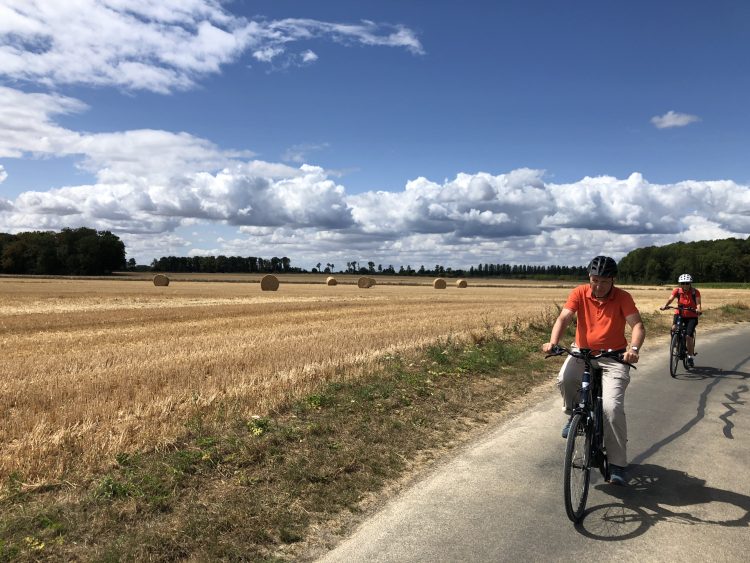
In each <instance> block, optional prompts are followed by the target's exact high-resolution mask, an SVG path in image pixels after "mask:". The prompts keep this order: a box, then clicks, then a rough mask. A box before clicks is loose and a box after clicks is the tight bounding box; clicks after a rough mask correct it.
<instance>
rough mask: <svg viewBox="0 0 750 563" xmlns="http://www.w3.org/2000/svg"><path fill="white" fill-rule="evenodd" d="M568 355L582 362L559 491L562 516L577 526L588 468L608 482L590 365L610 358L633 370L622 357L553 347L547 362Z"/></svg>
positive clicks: (598, 378) (598, 379)
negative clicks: (549, 359)
mask: <svg viewBox="0 0 750 563" xmlns="http://www.w3.org/2000/svg"><path fill="white" fill-rule="evenodd" d="M563 354H568V355H569V356H573V357H574V358H579V359H581V360H583V361H584V363H585V368H584V370H583V377H582V380H581V398H580V402H579V403H578V405H577V406H576V407H575V408H574V409H573V414H572V415H571V418H570V427H569V429H568V441H567V443H566V445H565V464H564V474H563V490H564V497H565V512H566V513H567V514H568V518H570V520H572V521H573V522H580V520H581V518H582V517H583V513H584V511H585V509H586V500H587V498H588V494H589V481H590V477H591V468H592V467H595V468H597V469H599V471H600V472H601V474H602V477H604V480H605V481H609V477H610V475H609V463H608V461H607V450H606V448H605V447H604V413H603V411H602V368H601V367H594V366H593V364H592V362H593V361H595V360H598V359H601V358H612V359H614V360H616V361H618V362H619V363H621V364H623V365H626V366H630V367H632V368H633V369H635V366H634V365H632V364H629V363H628V362H625V361H623V360H622V353H620V352H614V351H612V350H589V349H585V348H582V349H579V350H578V351H574V350H569V349H568V348H565V347H563V346H555V347H554V348H553V349H552V352H551V353H550V354H547V356H546V357H547V358H551V357H552V356H561V355H563Z"/></svg>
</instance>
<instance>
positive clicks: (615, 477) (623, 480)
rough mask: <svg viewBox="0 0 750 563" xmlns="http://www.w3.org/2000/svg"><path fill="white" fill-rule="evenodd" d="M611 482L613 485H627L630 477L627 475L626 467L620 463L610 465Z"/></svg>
mask: <svg viewBox="0 0 750 563" xmlns="http://www.w3.org/2000/svg"><path fill="white" fill-rule="evenodd" d="M609 482H610V483H612V484H613V485H619V486H621V487H626V486H627V484H628V478H627V477H626V476H625V468H624V467H620V466H619V465H610V466H609Z"/></svg>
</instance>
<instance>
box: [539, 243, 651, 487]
mask: <svg viewBox="0 0 750 563" xmlns="http://www.w3.org/2000/svg"><path fill="white" fill-rule="evenodd" d="M588 274H589V283H588V284H583V285H579V286H578V287H576V288H575V289H573V291H571V292H570V295H569V296H568V300H567V302H566V303H565V306H564V307H563V309H562V311H560V315H559V316H558V317H557V320H556V321H555V324H554V326H553V327H552V333H551V335H550V339H549V342H547V343H546V344H544V345H543V346H542V351H543V352H545V353H549V352H551V351H553V349H554V347H555V346H557V345H558V343H559V342H560V338H562V336H563V334H564V333H565V329H566V328H567V327H568V325H569V324H570V323H571V321H572V320H573V317H575V316H576V315H577V317H578V322H577V326H576V338H575V343H574V344H573V349H581V348H588V349H591V350H614V351H621V352H622V354H623V355H622V359H623V361H625V362H628V363H631V364H635V363H637V362H638V355H639V351H640V348H641V346H642V345H643V341H644V339H645V338H646V330H645V328H644V326H643V322H642V321H641V315H640V313H639V311H638V309H637V307H636V306H635V302H634V301H633V297H632V296H631V295H630V294H629V293H628V292H627V291H625V290H622V289H620V288H619V287H615V285H614V284H615V277H616V276H617V262H615V261H614V259H613V258H610V257H609V256H596V257H595V258H594V259H593V260H591V262H590V263H589V266H588ZM626 323H627V324H628V326H630V328H631V330H632V333H631V340H630V344H631V345H630V347H628V342H627V338H626V336H625V324H626ZM594 365H595V366H596V365H598V366H599V367H601V368H602V371H603V373H602V403H603V405H602V406H603V412H604V446H605V447H606V448H607V457H608V459H609V462H610V468H611V476H610V482H611V483H613V484H616V485H626V484H627V478H626V474H625V468H626V466H627V450H626V445H627V441H628V431H627V424H626V420H625V389H626V388H627V386H628V383H630V368H629V367H628V366H626V365H623V364H621V363H619V362H617V361H616V360H614V359H611V358H602V359H600V360H596V362H595V364H594ZM583 369H584V362H583V361H582V360H579V359H576V358H573V357H570V356H569V357H568V358H567V359H566V360H565V362H564V363H563V365H562V367H561V368H560V373H559V374H558V377H557V386H558V388H559V389H560V394H561V395H562V398H563V411H564V412H565V414H567V415H571V414H572V412H573V409H574V407H575V405H576V403H578V400H579V391H580V388H581V379H582V376H583ZM569 428H570V419H569V420H568V422H567V423H566V424H565V426H564V427H563V430H562V436H563V438H567V437H568V430H569Z"/></svg>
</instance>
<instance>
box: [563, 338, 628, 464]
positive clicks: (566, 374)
mask: <svg viewBox="0 0 750 563" xmlns="http://www.w3.org/2000/svg"><path fill="white" fill-rule="evenodd" d="M573 349H574V350H577V348H575V347H574V348H573ZM593 365H594V367H597V366H599V367H601V368H602V408H603V411H604V447H605V448H607V458H608V460H609V463H611V464H614V465H619V466H620V467H625V466H627V464H628V458H627V443H628V427H627V424H626V421H625V389H626V388H627V387H628V383H630V368H629V367H628V366H624V365H622V364H620V363H618V362H616V361H615V360H613V359H611V358H603V359H601V360H597V361H595V362H593ZM584 367H585V364H584V362H583V360H579V359H578V358H573V357H571V356H568V357H567V359H566V360H565V363H563V365H562V367H561V368H560V373H559V374H558V376H557V387H558V389H560V394H561V395H562V398H563V411H564V412H565V414H568V415H570V414H571V413H572V412H573V408H574V407H575V405H577V404H578V402H579V401H580V390H581V379H582V377H583V369H584Z"/></svg>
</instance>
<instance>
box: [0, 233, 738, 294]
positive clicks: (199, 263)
mask: <svg viewBox="0 0 750 563" xmlns="http://www.w3.org/2000/svg"><path fill="white" fill-rule="evenodd" d="M619 269H620V273H619V276H618V278H619V279H620V281H623V282H626V283H673V282H676V280H677V277H678V276H679V275H680V274H684V273H690V274H692V276H693V278H694V279H695V280H696V282H697V283H700V282H744V283H748V282H750V237H748V238H747V239H736V238H730V239H723V240H714V241H700V242H690V243H684V242H678V243H675V244H669V245H666V246H650V247H647V248H638V249H636V250H633V251H632V252H630V253H628V255H627V256H625V257H624V258H623V259H622V260H621V261H620V263H619ZM123 270H139V271H151V272H190V273H199V272H203V273H302V272H307V270H305V269H303V268H298V267H294V266H292V262H291V260H290V259H289V258H287V257H286V256H284V257H281V258H278V257H272V258H261V257H256V256H246V257H245V256H192V257H180V256H163V257H161V258H159V259H155V260H153V262H151V264H150V265H137V264H136V262H135V260H134V259H132V258H131V259H130V260H127V261H126V260H125V245H124V244H123V243H122V241H121V240H120V239H119V238H118V237H117V236H116V235H114V234H112V233H111V232H109V231H95V230H94V229H89V228H86V227H81V228H78V229H63V230H62V231H61V232H59V233H56V232H52V231H34V232H26V233H18V234H14V235H11V234H7V233H0V273H3V274H33V275H105V274H111V273H112V272H115V271H123ZM312 272H313V273H326V274H328V273H347V274H361V275H398V276H445V277H497V278H520V279H546V280H550V279H561V280H582V279H585V278H586V266H585V265H583V266H557V265H552V266H549V265H548V266H535V265H519V264H514V265H511V264H501V263H499V264H491V263H482V264H478V265H476V266H471V267H469V268H468V269H465V270H464V269H453V268H451V267H446V266H443V265H440V264H436V265H435V266H434V267H425V266H424V265H421V266H419V267H418V268H416V269H415V268H413V267H412V266H411V265H406V266H399V267H398V268H395V267H394V266H393V265H392V264H388V265H387V266H384V265H382V264H377V265H376V264H375V262H371V261H370V262H357V261H352V262H346V263H345V266H339V267H338V268H337V267H336V265H335V264H333V263H325V264H323V263H318V264H316V265H315V267H314V268H312Z"/></svg>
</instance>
